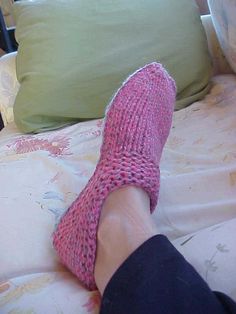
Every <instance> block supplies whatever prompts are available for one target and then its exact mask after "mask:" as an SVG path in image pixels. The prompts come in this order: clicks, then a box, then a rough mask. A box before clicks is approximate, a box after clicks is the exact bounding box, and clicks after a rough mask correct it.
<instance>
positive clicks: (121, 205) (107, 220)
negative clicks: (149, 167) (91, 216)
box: [95, 187, 158, 293]
mask: <svg viewBox="0 0 236 314" xmlns="http://www.w3.org/2000/svg"><path fill="white" fill-rule="evenodd" d="M157 233H158V230H157V228H156V226H155V224H154V223H153V220H152V218H151V215H150V208H149V198H148V196H147V194H146V193H145V192H144V191H143V190H141V189H139V188H136V187H125V188H122V189H120V190H117V191H115V192H113V193H111V194H110V195H109V197H108V198H107V200H106V201H105V204H104V206H103V209H102V213H101V219H100V222H99V228H98V233H97V257H96V263H95V281H96V284H97V286H98V288H99V291H100V292H101V293H103V291H104V289H105V286H106V285H107V283H108V281H109V280H110V278H111V277H112V275H113V274H114V273H115V271H116V270H117V269H118V268H119V267H120V265H121V264H122V263H123V262H124V261H125V260H126V259H127V258H128V256H129V255H130V254H132V253H133V252H134V251H135V250H136V249H137V248H138V247H139V246H140V245H142V244H143V243H144V242H145V241H147V240H148V239H150V238H151V237H152V236H154V235H155V234H157Z"/></svg>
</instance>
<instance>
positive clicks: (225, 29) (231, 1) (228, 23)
mask: <svg viewBox="0 0 236 314" xmlns="http://www.w3.org/2000/svg"><path fill="white" fill-rule="evenodd" d="M208 3H209V7H210V10H211V14H212V19H213V23H214V26H215V29H216V33H217V36H218V38H219V42H220V44H221V47H222V49H223V51H224V54H225V56H226V58H227V60H228V62H229V64H230V65H231V67H232V69H233V70H234V72H236V0H208Z"/></svg>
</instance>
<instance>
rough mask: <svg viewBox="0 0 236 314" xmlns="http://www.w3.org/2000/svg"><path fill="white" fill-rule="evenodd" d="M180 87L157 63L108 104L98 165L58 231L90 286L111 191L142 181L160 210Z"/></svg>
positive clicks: (70, 263)
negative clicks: (164, 156)
mask: <svg viewBox="0 0 236 314" xmlns="http://www.w3.org/2000/svg"><path fill="white" fill-rule="evenodd" d="M175 91H176V90H175V84H174V81H173V80H172V78H171V77H170V76H169V75H168V73H167V72H166V71H165V70H164V68H163V67H162V66H161V65H160V64H158V63H155V62H154V63H151V64H148V65H146V66H145V67H144V68H141V69H139V70H138V71H137V72H135V73H134V74H133V75H132V76H130V77H129V78H128V79H127V80H126V81H125V82H124V84H123V85H122V86H121V88H120V89H119V90H118V92H117V93H116V95H115V96H114V98H113V100H112V101H111V104H110V105H109V106H108V110H107V113H106V120H105V126H104V134H103V144H102V147H101V155H100V159H99V162H98V164H97V167H96V170H95V172H94V174H93V176H92V177H91V178H90V180H89V182H88V184H87V185H86V187H85V188H84V189H83V191H82V192H81V194H80V195H79V197H78V198H77V199H76V200H75V201H74V203H73V204H72V205H71V207H70V208H69V209H68V211H67V212H66V213H65V215H64V216H63V217H62V218H61V221H60V223H59V224H58V226H57V229H56V231H55V232H54V234H53V244H54V247H55V249H56V251H57V253H58V255H59V257H60V258H61V261H62V263H63V264H65V265H66V266H67V267H68V268H69V269H70V270H71V271H72V272H73V273H74V274H75V275H76V276H77V277H78V278H79V279H80V280H81V281H82V282H83V283H84V284H85V286H86V287H87V288H89V289H95V288H96V284H95V280H94V265H95V259H96V244H97V243H96V242H97V228H98V223H99V217H100V213H101V209H102V206H103V203H104V201H105V199H106V197H107V196H108V194H109V193H111V192H112V191H114V190H115V189H118V188H119V187H121V186H125V185H134V186H138V187H141V188H142V189H144V190H145V191H146V192H147V193H148V195H149V197H150V210H151V212H152V211H153V210H154V209H155V206H156V204H157V198H158V193H159V177H160V174H159V162H160V158H161V153H162V150H163V146H164V144H165V142H166V139H167V137H168V134H169V131H170V126H171V121H172V113H173V108H174V102H175Z"/></svg>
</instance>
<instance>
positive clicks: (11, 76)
mask: <svg viewBox="0 0 236 314" xmlns="http://www.w3.org/2000/svg"><path fill="white" fill-rule="evenodd" d="M15 59H16V52H12V53H9V54H6V55H4V56H3V57H1V59H0V112H1V115H2V119H3V123H4V125H6V124H8V123H10V122H12V121H14V116H13V105H14V102H15V98H16V94H17V92H18V89H19V83H18V81H17V78H16V64H15Z"/></svg>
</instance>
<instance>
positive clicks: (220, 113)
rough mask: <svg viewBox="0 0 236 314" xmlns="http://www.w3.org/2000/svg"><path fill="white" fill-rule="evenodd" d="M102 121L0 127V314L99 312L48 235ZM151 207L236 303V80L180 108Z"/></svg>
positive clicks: (95, 297) (76, 184)
mask: <svg viewBox="0 0 236 314" xmlns="http://www.w3.org/2000/svg"><path fill="white" fill-rule="evenodd" d="M102 123H103V122H102V120H95V121H89V122H85V123H80V124H76V125H73V126H69V127H67V128H64V129H60V130H57V131H51V132H46V133H42V134H38V135H22V134H20V133H19V132H18V130H17V129H16V126H15V125H14V123H10V124H8V125H7V126H6V127H5V128H4V129H3V130H2V131H1V132H0V180H1V185H0V217H1V219H0V313H2V314H7V313H8V314H23V313H24V314H42V313H50V314H54V313H55V314H58V313H60V314H61V313H65V314H75V313H76V314H78V313H80V314H83V313H92V314H95V313H98V312H99V304H100V297H99V294H98V293H97V292H96V291H94V292H88V291H87V290H86V289H85V288H84V287H83V286H82V285H81V284H80V283H79V281H78V280H77V279H76V278H75V277H74V276H73V275H71V274H70V272H69V271H68V270H67V269H65V268H64V267H63V266H62V265H61V264H60V261H59V260H58V258H57V256H56V254H55V252H54V250H53V247H52V240H51V234H52V232H53V229H54V226H55V224H56V223H57V221H58V219H59V217H60V216H61V214H62V213H63V212H64V211H65V210H66V209H67V208H68V207H69V205H70V204H71V203H72V201H73V200H74V199H75V198H76V197H77V196H78V195H79V193H80V191H81V190H82V189H83V187H84V186H85V185H86V183H87V181H88V179H89V177H90V176H91V175H92V173H93V171H94V169H95V165H96V162H97V160H98V156H99V148H100V145H101V134H102ZM157 207H158V208H157V210H156V211H155V213H154V217H155V219H156V222H157V225H158V227H159V230H160V232H161V233H164V234H166V235H167V236H168V237H169V238H170V240H171V241H172V242H173V244H174V245H175V246H176V248H177V249H178V250H180V251H181V252H182V253H183V254H184V256H185V257H186V259H187V260H189V261H190V262H191V263H192V264H193V265H194V267H195V268H196V269H197V271H198V272H199V273H200V275H201V276H202V277H203V278H204V279H205V280H206V281H207V282H208V284H209V285H210V286H211V287H212V288H213V289H214V290H219V291H223V292H225V293H227V294H229V295H230V296H231V297H233V298H234V299H235V300H236V272H235V263H236V245H235V241H234V239H235V230H236V76H233V75H221V76H217V77H215V79H214V81H213V86H212V89H211V93H210V94H209V95H207V97H206V98H205V99H204V100H203V101H201V102H196V103H194V104H193V105H191V106H190V107H188V108H185V109H183V110H181V111H178V112H175V114H174V119H173V125H172V130H171V134H170V137H169V139H168V142H167V145H166V146H165V150H164V154H163V157H162V160H161V190H160V198H159V204H158V206H157Z"/></svg>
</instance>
